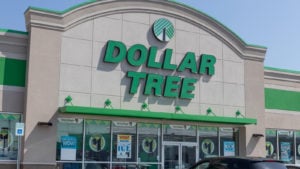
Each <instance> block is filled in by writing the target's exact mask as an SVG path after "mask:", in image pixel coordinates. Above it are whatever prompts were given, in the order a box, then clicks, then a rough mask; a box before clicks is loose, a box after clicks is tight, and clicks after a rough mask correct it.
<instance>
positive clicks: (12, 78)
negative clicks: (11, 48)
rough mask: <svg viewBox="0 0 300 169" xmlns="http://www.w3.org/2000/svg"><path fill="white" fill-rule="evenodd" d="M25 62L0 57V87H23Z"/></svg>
mask: <svg viewBox="0 0 300 169" xmlns="http://www.w3.org/2000/svg"><path fill="white" fill-rule="evenodd" d="M25 75H26V61H25V60H18V59H11V58H4V57H0V85H7V86H19V87H24V86H25Z"/></svg>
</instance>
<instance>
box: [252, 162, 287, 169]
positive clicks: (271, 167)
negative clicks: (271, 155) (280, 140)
mask: <svg viewBox="0 0 300 169" xmlns="http://www.w3.org/2000/svg"><path fill="white" fill-rule="evenodd" d="M251 169H286V167H285V165H284V164H283V163H279V162H258V163H252V165H251Z"/></svg>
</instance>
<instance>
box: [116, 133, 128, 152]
mask: <svg viewBox="0 0 300 169" xmlns="http://www.w3.org/2000/svg"><path fill="white" fill-rule="evenodd" d="M117 146H118V147H117V158H131V135H123V134H122V135H121V134H119V135H118V144H117Z"/></svg>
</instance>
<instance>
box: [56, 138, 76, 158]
mask: <svg viewBox="0 0 300 169" xmlns="http://www.w3.org/2000/svg"><path fill="white" fill-rule="evenodd" d="M76 150H77V138H76V137H73V136H61V150H60V160H76Z"/></svg>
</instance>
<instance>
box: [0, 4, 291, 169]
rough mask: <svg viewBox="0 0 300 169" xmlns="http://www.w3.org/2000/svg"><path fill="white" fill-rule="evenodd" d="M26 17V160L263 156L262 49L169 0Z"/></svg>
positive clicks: (50, 164) (166, 163)
mask: <svg viewBox="0 0 300 169" xmlns="http://www.w3.org/2000/svg"><path fill="white" fill-rule="evenodd" d="M25 17H26V25H27V31H28V35H23V36H24V37H25V39H26V40H28V41H26V42H25V43H24V45H25V46H26V52H24V56H25V59H24V60H26V61H27V64H26V76H25V77H26V81H25V82H24V83H25V84H24V89H23V91H22V95H23V97H24V100H23V101H21V103H24V105H25V106H24V108H20V112H22V111H23V110H24V112H23V113H22V115H23V116H22V117H23V121H24V123H25V135H24V137H22V138H23V139H22V145H21V146H20V150H21V151H19V152H20V156H19V157H21V159H20V163H21V164H22V166H23V168H55V167H59V168H65V169H67V168H86V169H88V168H93V167H96V168H97V167H98V168H103V167H105V168H130V167H132V166H136V165H138V166H144V167H147V168H166V169H167V168H172V167H177V168H185V167H188V166H189V165H190V164H192V163H194V162H196V161H197V160H199V159H202V158H205V157H208V156H228V155H239V156H265V154H266V151H265V145H266V139H265V138H264V137H261V136H264V135H265V132H266V128H270V127H269V126H270V124H269V123H266V122H265V118H266V113H265V87H266V86H265V72H266V71H265V68H264V65H263V61H264V57H265V53H266V48H265V47H260V46H255V45H249V44H247V43H245V42H244V41H243V40H242V39H241V38H239V37H238V36H237V35H236V34H234V33H233V32H232V31H230V30H229V29H228V28H226V27H225V26H224V25H222V24H221V23H219V22H218V21H216V20H215V19H213V18H211V17H209V16H208V15H206V14H204V13H202V12H200V11H197V10H195V9H192V8H190V7H188V6H185V5H183V4H179V3H176V2H173V1H159V0H147V1H139V0H124V1H114V0H105V1H90V2H87V3H83V4H80V5H78V6H76V7H73V8H70V9H67V10H65V11H62V12H58V11H51V10H45V9H39V8H29V9H28V10H27V11H26V12H25ZM27 53H28V54H27ZM296 76H297V75H296ZM267 116H268V117H269V115H268V114H267ZM266 125H267V126H266ZM6 167H7V166H6ZM0 168H1V164H0Z"/></svg>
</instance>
